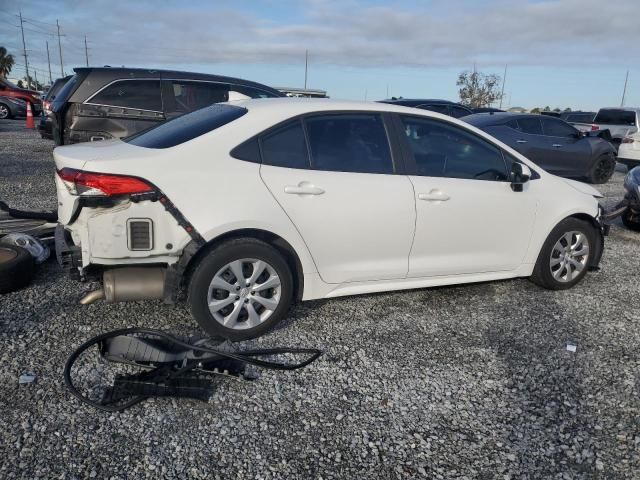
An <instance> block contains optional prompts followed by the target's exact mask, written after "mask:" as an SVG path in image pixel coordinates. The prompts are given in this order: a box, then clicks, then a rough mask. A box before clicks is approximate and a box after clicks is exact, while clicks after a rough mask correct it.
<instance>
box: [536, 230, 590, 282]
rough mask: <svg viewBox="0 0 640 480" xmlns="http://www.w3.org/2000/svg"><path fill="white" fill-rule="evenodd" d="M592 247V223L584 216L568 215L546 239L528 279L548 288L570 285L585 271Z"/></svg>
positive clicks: (579, 278)
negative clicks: (570, 216) (573, 216)
mask: <svg viewBox="0 0 640 480" xmlns="http://www.w3.org/2000/svg"><path fill="white" fill-rule="evenodd" d="M595 249H596V232H595V229H594V227H593V226H592V225H590V224H589V223H587V222H585V221H583V220H579V219H577V218H567V219H565V220H563V221H562V222H560V223H559V224H558V225H557V226H556V227H555V228H554V229H553V230H552V231H551V233H550V234H549V236H548V237H547V239H546V240H545V242H544V244H543V245H542V250H540V254H539V255H538V260H537V262H536V266H535V268H534V270H533V274H532V275H531V277H530V279H531V281H532V282H534V283H535V284H537V285H540V286H541V287H544V288H548V289H550V290H565V289H567V288H571V287H573V286H574V285H575V284H577V283H578V282H580V280H582V279H583V278H584V276H585V275H586V274H587V270H588V269H589V265H590V264H591V259H592V258H593V256H594V255H595V254H596V252H595Z"/></svg>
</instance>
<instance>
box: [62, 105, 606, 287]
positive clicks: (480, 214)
mask: <svg viewBox="0 0 640 480" xmlns="http://www.w3.org/2000/svg"><path fill="white" fill-rule="evenodd" d="M233 105H235V106H242V107H244V108H247V109H248V113H247V114H245V115H244V116H242V117H240V118H238V119H237V120H234V121H233V122H231V123H230V124H227V125H224V126H222V127H220V128H218V129H216V130H213V131H211V132H209V133H205V134H203V135H201V136H200V137H197V138H195V139H193V140H191V141H188V142H186V143H183V144H180V145H177V146H175V147H171V148H166V149H148V148H141V147H136V146H133V145H131V144H127V143H125V142H122V141H119V140H116V141H107V142H95V143H89V144H77V145H71V146H64V147H58V148H56V149H55V151H54V157H55V160H56V166H57V168H58V169H61V168H64V167H70V168H76V169H84V170H86V171H91V172H103V173H114V174H120V175H131V176H136V177H140V178H143V179H145V180H147V181H149V182H151V183H152V184H153V185H155V186H156V187H158V188H159V189H160V190H161V191H162V192H163V193H164V194H165V195H167V197H168V198H169V199H170V200H171V201H172V202H173V204H174V205H175V206H176V207H177V208H178V209H179V211H180V212H181V213H182V214H183V215H184V217H185V218H186V219H188V221H189V222H190V223H191V224H192V225H193V226H194V227H195V229H196V230H197V231H198V232H199V233H200V235H201V236H202V237H203V238H204V239H205V241H207V242H209V241H212V240H214V239H216V238H219V237H220V236H221V235H224V234H227V233H229V232H235V231H237V230H242V229H258V230H264V231H267V232H270V233H272V234H275V235H278V236H280V237H281V238H283V239H284V240H285V241H286V242H288V243H289V245H291V247H292V248H293V250H294V251H295V253H296V254H297V256H298V258H299V260H300V264H301V266H302V272H303V274H304V290H303V294H302V299H303V300H309V299H316V298H325V297H335V296H341V295H354V294H359V293H370V292H379V291H387V290H399V289H406V288H422V287H429V286H437V285H450V284H456V283H467V282H476V281H488V280H495V279H504V278H513V277H520V276H528V275H530V274H531V272H532V269H533V266H534V264H535V262H536V259H537V256H538V253H539V251H540V248H541V246H542V244H543V242H544V240H545V239H546V237H547V236H548V234H549V232H550V231H551V230H552V229H553V228H554V227H555V225H557V223H558V222H560V221H561V220H562V219H564V218H566V217H568V216H570V215H574V214H581V215H586V216H589V217H592V218H596V217H597V216H598V213H599V210H598V203H597V201H596V199H595V198H594V196H593V195H594V194H593V191H595V189H591V187H589V189H586V191H585V189H582V190H581V189H578V188H576V187H575V186H573V185H570V184H568V183H567V182H566V181H565V180H563V179H560V178H558V177H555V176H553V175H550V174H548V173H547V172H545V171H543V170H542V169H540V168H539V167H538V166H536V165H534V164H533V163H532V162H530V161H529V160H527V159H526V158H525V157H523V156H522V155H520V154H519V153H518V152H516V151H515V150H513V149H511V148H509V147H508V146H506V145H505V144H503V143H501V142H499V141H498V140H496V139H495V138H493V137H491V136H490V135H488V134H486V133H485V132H483V131H481V130H479V129H477V128H474V127H472V126H470V125H468V124H466V123H464V122H462V121H459V120H456V119H454V118H451V117H447V116H444V115H440V114H437V113H435V112H430V111H425V110H417V109H411V108H407V107H400V106H394V105H389V104H383V103H365V102H339V101H331V100H326V99H323V100H311V99H289V98H287V99H260V100H249V101H239V102H234V103H233ZM340 110H342V111H344V110H350V111H354V110H362V111H378V112H398V113H402V112H404V113H411V114H412V115H421V116H425V117H428V118H435V119H438V120H441V121H445V122H449V123H452V124H454V125H457V126H459V127H460V128H464V129H466V130H469V131H472V132H474V133H475V134H476V135H478V136H480V137H482V138H485V139H487V140H488V141H489V142H491V143H493V144H495V145H497V146H499V147H500V148H502V149H503V150H505V151H507V152H509V153H510V154H511V155H512V156H513V157H516V158H517V159H518V160H519V161H521V162H522V163H524V164H526V165H528V166H529V167H530V168H531V169H533V170H535V171H537V172H538V173H539V175H540V178H539V179H536V180H531V181H530V182H528V183H527V184H525V186H524V191H523V192H513V191H512V190H511V188H510V185H509V183H506V182H485V181H480V180H478V181H475V180H456V179H443V178H437V179H434V178H429V177H408V176H405V175H377V174H358V173H339V172H320V171H311V170H295V169H288V168H280V167H269V166H266V165H262V166H261V165H259V164H257V163H251V162H247V161H242V160H238V159H235V158H233V157H231V156H230V154H229V152H230V150H231V149H233V148H234V147H235V146H237V145H238V144H240V143H242V142H243V141H245V140H247V139H249V138H251V137H253V136H254V135H255V134H258V133H260V132H261V131H263V130H265V129H267V128H269V127H271V126H273V125H275V124H277V123H279V122H281V121H284V120H286V119H289V118H292V117H295V116H297V115H301V114H304V113H310V112H321V111H340ZM301 182H309V183H310V184H313V185H317V186H318V187H320V188H322V189H323V190H324V191H325V193H323V194H322V195H309V196H304V195H300V196H299V195H296V194H286V193H284V187H285V186H288V185H293V186H297V185H299V184H300V183H301ZM470 182H471V183H470ZM56 185H57V189H58V201H59V214H60V221H61V223H63V224H65V228H66V229H67V230H68V231H70V232H71V234H72V237H73V239H74V241H75V242H76V243H77V244H81V246H82V263H83V265H84V266H87V265H90V264H92V263H95V264H100V265H135V264H142V263H151V262H155V263H158V262H163V263H167V264H171V263H174V262H176V261H177V260H178V258H179V256H180V254H181V252H182V249H183V248H184V247H185V245H187V244H188V243H189V241H190V240H191V238H190V236H189V235H188V234H187V233H186V231H184V229H182V228H181V227H180V226H179V225H178V224H177V221H176V220H175V219H174V218H173V217H171V216H170V215H169V214H168V213H167V212H166V211H165V210H164V208H163V207H162V206H161V205H159V204H158V203H157V202H156V203H154V202H151V201H142V202H139V203H136V204H133V203H132V202H128V201H125V203H124V204H123V205H119V206H117V207H115V208H111V209H100V208H91V209H90V208H83V209H82V211H81V213H80V214H79V215H77V219H75V220H73V221H72V218H73V215H74V213H75V212H76V209H77V197H74V196H72V195H70V194H69V192H68V191H67V190H66V187H65V186H64V184H63V183H62V182H61V181H60V180H59V179H58V180H57V182H56ZM581 185H582V184H581ZM432 189H440V190H442V191H445V192H447V194H449V195H450V197H451V200H450V201H449V202H442V203H440V204H436V203H431V202H425V201H421V200H419V199H418V195H419V194H420V193H429V191H431V190H432ZM592 190H593V191H592ZM595 192H596V193H597V191H595ZM130 218H150V219H152V220H153V222H154V228H155V230H154V234H155V233H156V232H157V237H156V238H155V239H154V248H153V250H151V251H136V252H131V251H128V250H127V249H126V235H123V228H124V225H125V224H126V221H127V219H130ZM167 244H171V245H172V248H167ZM474 244H475V245H477V247H478V250H477V251H475V252H474V251H473V249H472V248H471V247H472V246H473V245H474ZM456 251H458V252H460V253H459V255H456V253H455V252H456ZM501 251H502V252H503V255H501V254H500V252H501Z"/></svg>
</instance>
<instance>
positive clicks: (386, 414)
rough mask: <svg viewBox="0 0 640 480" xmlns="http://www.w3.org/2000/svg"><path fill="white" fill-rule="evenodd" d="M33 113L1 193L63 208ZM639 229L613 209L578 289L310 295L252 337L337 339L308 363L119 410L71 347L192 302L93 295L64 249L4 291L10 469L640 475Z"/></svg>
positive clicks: (12, 145) (520, 286) (121, 474)
mask: <svg viewBox="0 0 640 480" xmlns="http://www.w3.org/2000/svg"><path fill="white" fill-rule="evenodd" d="M22 125H23V123H22V122H21V121H15V122H12V121H5V122H2V123H0V198H2V199H4V200H5V201H8V202H9V203H11V204H14V205H16V206H20V207H28V208H53V207H55V197H54V195H55V192H54V184H53V181H52V175H53V164H52V158H51V149H52V145H51V143H50V142H49V141H47V140H42V139H40V138H39V136H38V135H37V134H36V133H35V132H32V131H26V130H24V129H23V127H22ZM622 178H623V173H621V172H618V173H616V174H615V176H614V178H613V179H612V181H611V182H609V184H607V185H604V186H602V187H601V190H602V191H603V193H605V194H606V197H607V198H606V201H605V203H607V204H608V205H613V204H614V203H615V202H616V201H617V199H619V198H620V197H621V196H622V191H623V190H622ZM639 240H640V236H639V234H637V233H633V232H630V231H627V230H625V229H623V228H622V227H621V226H620V225H619V224H616V225H614V226H613V228H612V232H611V236H610V237H609V238H608V240H607V243H606V251H605V254H604V259H603V261H602V270H601V271H600V272H597V273H590V274H589V275H588V276H587V277H586V279H585V281H584V282H582V283H581V284H580V285H579V286H578V287H576V288H574V289H572V290H570V291H566V292H550V291H544V290H541V289H539V288H538V287H536V286H534V285H533V284H531V283H529V282H528V281H527V280H524V279H519V280H512V281H503V282H494V283H486V284H475V285H467V286H460V287H447V288H435V289H429V290H414V291H407V292H398V293H389V294H379V295H368V296H360V297H351V298H343V299H335V300H330V301H316V302H308V303H305V304H303V305H301V306H298V307H296V308H295V309H294V310H293V311H292V312H291V315H290V318H289V320H288V321H286V322H285V325H283V326H282V327H281V328H279V329H277V330H276V331H275V332H273V333H271V334H269V335H267V336H265V337H263V338H262V339H260V340H259V341H258V342H257V343H258V344H260V345H264V346H267V345H269V346H275V345H288V346H295V345H300V346H318V347H321V348H323V349H324V350H325V352H326V353H325V355H324V356H323V357H322V358H321V359H320V360H319V361H318V362H316V363H315V364H313V365H312V366H310V367H308V368H306V369H304V370H303V371H300V372H297V373H295V372H294V373H274V372H266V373H264V374H263V375H262V376H261V378H260V379H259V380H258V381H256V382H253V383H249V382H245V383H241V382H234V381H224V382H223V383H222V384H221V385H220V387H219V389H218V390H217V392H216V393H215V395H214V396H213V398H212V399H211V400H210V402H209V403H203V402H197V401H192V400H183V399H177V400H171V399H158V400H151V401H147V402H144V403H143V404H141V405H138V406H136V407H134V408H132V409H130V410H128V411H126V412H124V413H121V414H105V413H102V412H97V411H95V410H93V409H92V408H90V407H87V406H85V405H82V404H80V403H79V402H78V401H76V400H75V399H74V398H72V397H71V396H70V394H69V393H68V392H67V391H66V389H65V387H64V384H63V380H62V368H63V364H64V361H65V359H66V356H67V355H68V354H69V353H70V352H71V350H72V349H73V347H75V346H77V345H78V344H80V343H81V342H82V341H84V340H86V339H88V338H89V337H91V336H93V335H95V334H98V333H101V332H104V331H107V330H111V329H115V328H122V327H127V326H150V327H156V328H162V329H166V330H170V331H180V332H189V331H196V330H197V328H196V327H195V325H194V323H193V322H192V320H191V318H190V316H189V314H188V312H187V310H186V308H185V307H184V306H178V307H177V308H176V307H169V306H165V305H163V304H161V303H160V302H151V301H149V302H137V303H132V304H118V305H106V304H104V303H96V304H94V305H91V306H85V307H82V306H80V305H79V304H78V299H79V297H80V295H81V294H82V292H84V291H88V290H90V289H91V285H81V284H77V283H75V282H72V281H70V280H69V279H67V278H66V277H65V276H64V275H63V274H62V272H61V271H60V270H59V268H58V266H57V265H56V264H55V263H54V262H53V261H50V262H49V263H47V264H46V265H44V266H43V267H42V268H41V269H40V271H39V273H38V275H37V277H36V279H35V282H34V283H33V285H32V286H30V287H29V288H27V289H25V290H23V291H20V292H16V293H12V294H8V295H4V296H2V297H0V365H2V368H0V411H1V412H2V414H1V415H0V458H2V461H1V462H0V478H3V479H12V478H29V479H31V478H87V477H89V478H91V477H96V478H117V479H119V478H159V477H166V478H187V477H188V478H220V479H229V478H243V479H244V478H252V479H253V478H255V479H261V478H300V479H307V478H323V479H329V478H359V479H362V478H385V479H388V478H483V479H494V478H500V479H503V478H504V479H510V478H513V479H516V478H518V479H521V478H545V479H546V478H566V479H580V478H611V479H617V478H640V420H639V418H640V417H639V413H640V412H639V409H640V400H639V394H640V379H639V378H638V372H639V367H640V353H639V352H640V349H639V346H640V328H639V327H640V297H639V296H638V280H637V279H638V271H639V270H640V256H639V255H638V253H637V252H638V245H639ZM567 341H572V342H574V343H575V344H576V345H577V351H576V352H575V353H571V352H568V351H567V350H566V342H567ZM24 372H34V373H35V374H37V376H38V380H37V383H35V384H31V385H18V376H19V375H20V374H22V373H24Z"/></svg>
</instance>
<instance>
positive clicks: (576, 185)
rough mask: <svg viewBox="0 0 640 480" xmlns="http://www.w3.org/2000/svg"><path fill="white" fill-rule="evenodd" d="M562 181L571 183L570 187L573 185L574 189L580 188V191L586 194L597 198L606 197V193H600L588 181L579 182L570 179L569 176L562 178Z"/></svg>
mask: <svg viewBox="0 0 640 480" xmlns="http://www.w3.org/2000/svg"><path fill="white" fill-rule="evenodd" d="M562 181H563V182H564V183H566V184H567V185H569V186H570V187H573V188H574V189H576V190H578V191H579V192H581V193H584V194H585V195H591V196H592V197H595V198H603V197H604V195H602V193H600V192H599V191H598V190H597V189H595V188H593V187H592V186H591V185H587V184H586V183H582V182H577V181H575V180H569V179H568V178H562Z"/></svg>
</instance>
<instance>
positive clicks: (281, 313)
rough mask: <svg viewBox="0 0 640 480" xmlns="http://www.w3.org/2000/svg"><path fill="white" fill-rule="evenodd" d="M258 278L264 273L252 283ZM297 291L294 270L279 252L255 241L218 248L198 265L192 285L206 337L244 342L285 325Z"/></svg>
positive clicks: (195, 310) (195, 311)
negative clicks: (294, 286)
mask: <svg viewBox="0 0 640 480" xmlns="http://www.w3.org/2000/svg"><path fill="white" fill-rule="evenodd" d="M254 272H256V273H257V272H261V273H260V275H258V276H257V277H256V278H255V280H253V281H252V279H253V276H254ZM238 277H243V278H241V279H240V280H238ZM267 285H274V287H273V288H267ZM263 287H264V288H263ZM293 290H294V289H293V276H292V274H291V271H290V269H289V266H288V265H287V262H286V260H285V259H284V258H283V257H282V255H281V254H280V253H279V252H278V251H277V250H276V249H275V248H273V247H272V246H270V245H269V244H267V243H265V242H263V241H261V240H257V239H254V238H239V239H233V240H229V241H227V242H224V243H223V244H221V245H219V246H217V247H215V248H214V249H213V250H211V251H210V252H209V253H207V254H206V255H205V256H204V257H202V258H201V259H200V260H199V261H198V264H197V265H196V267H195V270H194V271H193V274H192V275H191V279H190V282H189V287H188V302H189V305H190V307H191V313H192V314H193V316H194V318H195V319H196V321H197V322H198V324H199V325H200V327H202V329H203V330H204V331H205V332H207V333H208V334H209V335H211V336H212V337H218V338H219V337H221V338H225V339H228V340H232V341H239V340H247V339H250V338H255V337H258V336H260V335H263V334H265V333H266V332H267V331H269V330H270V329H271V328H273V327H274V326H275V325H276V324H277V323H278V322H280V320H282V319H283V318H284V317H285V315H286V314H287V312H288V310H289V307H290V305H291V301H292V299H293ZM221 305H224V306H222V307H221ZM267 307H269V308H267ZM236 311H237V312H236ZM234 312H235V314H236V316H235V317H233V315H234ZM238 312H239V313H238ZM256 314H257V315H258V317H256ZM243 322H244V323H243ZM256 322H258V323H256ZM251 325H254V326H251Z"/></svg>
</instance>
